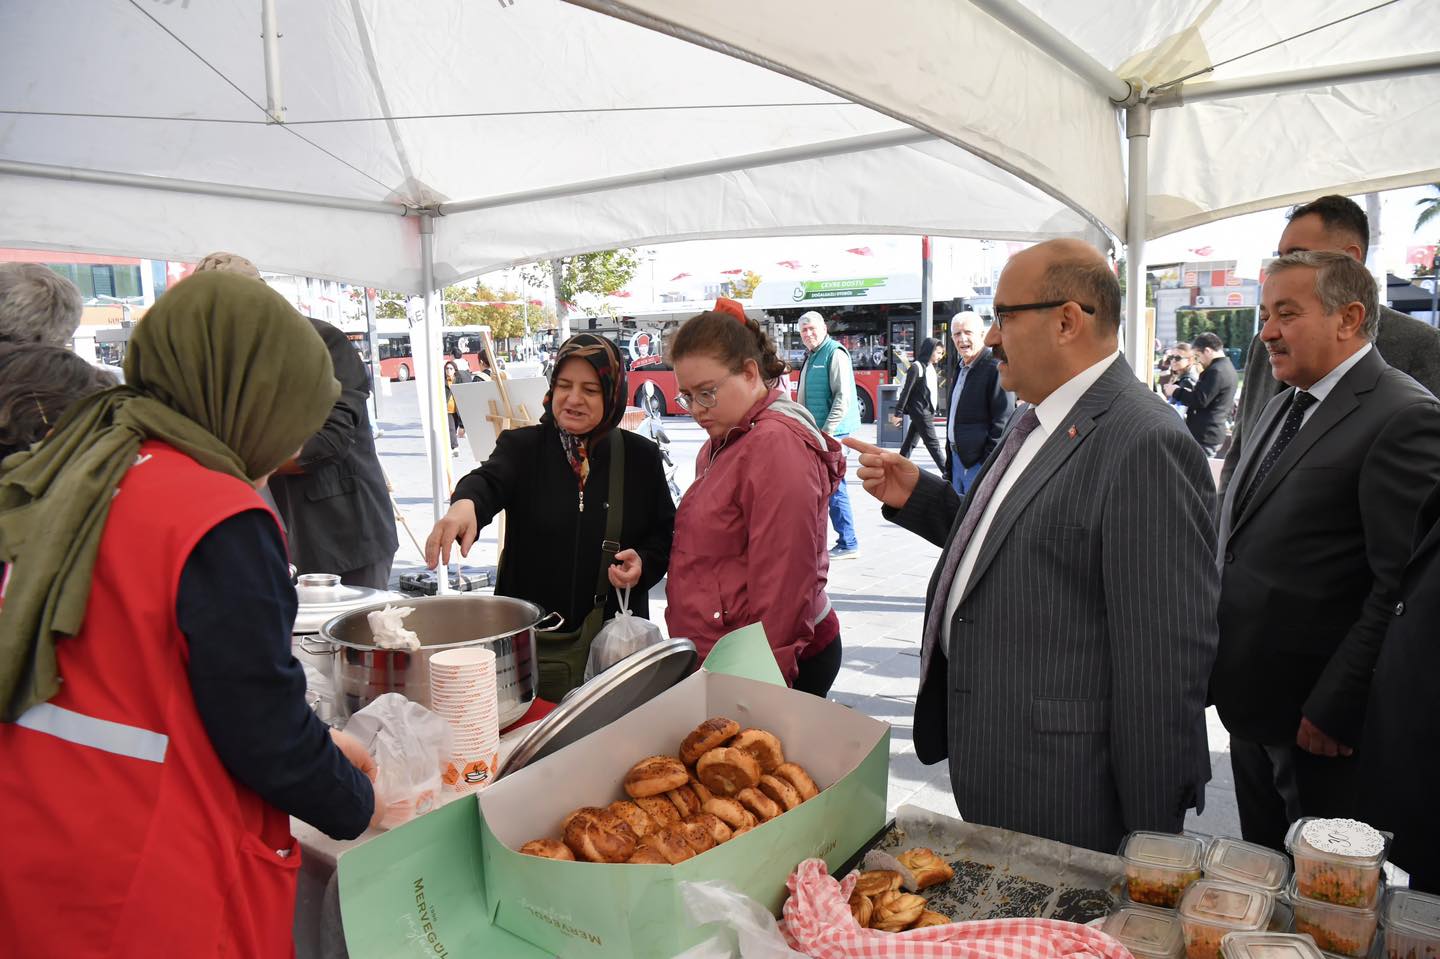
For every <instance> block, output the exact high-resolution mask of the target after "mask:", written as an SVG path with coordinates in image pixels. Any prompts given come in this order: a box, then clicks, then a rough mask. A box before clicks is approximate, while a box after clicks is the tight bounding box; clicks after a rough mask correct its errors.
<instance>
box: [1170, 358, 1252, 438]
mask: <svg viewBox="0 0 1440 959" xmlns="http://www.w3.org/2000/svg"><path fill="white" fill-rule="evenodd" d="M1190 355H1191V356H1192V357H1194V360H1195V362H1196V363H1198V364H1199V366H1200V369H1201V373H1200V377H1199V379H1197V380H1196V381H1195V383H1194V385H1188V384H1185V383H1176V384H1175V385H1174V386H1172V387H1170V388H1168V389H1167V390H1166V395H1167V396H1168V397H1169V400H1170V402H1171V403H1175V404H1177V405H1179V406H1183V407H1185V427H1186V429H1188V430H1189V431H1190V435H1191V436H1193V437H1195V442H1197V443H1199V444H1200V448H1201V449H1202V450H1204V451H1205V455H1206V456H1207V457H1214V456H1215V454H1216V453H1218V452H1219V451H1220V447H1221V446H1223V445H1224V443H1225V435H1226V429H1225V424H1226V423H1227V422H1228V421H1229V419H1230V408H1231V407H1232V406H1234V405H1235V386H1236V383H1237V382H1238V378H1237V377H1236V375H1235V366H1234V364H1232V363H1231V362H1230V357H1228V356H1226V355H1225V344H1224V343H1223V342H1222V341H1221V339H1220V337H1218V336H1216V335H1215V334H1214V333H1201V334H1200V335H1199V336H1197V337H1195V339H1194V341H1193V342H1192V343H1191V344H1190Z"/></svg>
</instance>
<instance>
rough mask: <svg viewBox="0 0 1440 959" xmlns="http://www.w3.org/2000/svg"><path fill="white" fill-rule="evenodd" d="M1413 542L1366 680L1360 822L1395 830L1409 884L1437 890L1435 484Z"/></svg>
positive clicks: (1439, 674)
mask: <svg viewBox="0 0 1440 959" xmlns="http://www.w3.org/2000/svg"><path fill="white" fill-rule="evenodd" d="M1417 527H1418V533H1419V535H1418V537H1417V539H1418V543H1417V546H1416V549H1415V554H1414V556H1412V557H1411V558H1410V563H1409V565H1407V566H1406V567H1405V573H1404V576H1403V577H1402V579H1401V581H1400V588H1399V590H1398V594H1399V598H1398V599H1397V600H1396V601H1395V606H1394V607H1393V608H1392V609H1391V614H1390V626H1389V629H1388V630H1386V632H1385V642H1384V644H1383V645H1382V646H1381V647H1380V658H1379V660H1378V661H1377V662H1376V664H1375V678H1374V680H1373V681H1372V683H1371V689H1372V695H1371V696H1370V708H1369V711H1368V712H1367V713H1366V715H1365V737H1364V739H1363V740H1362V745H1361V747H1360V753H1359V755H1360V782H1361V784H1362V785H1361V789H1362V797H1363V802H1364V807H1363V808H1362V810H1361V813H1362V815H1363V817H1364V819H1365V821H1366V822H1369V823H1374V824H1375V825H1376V826H1377V827H1378V828H1381V829H1388V830H1390V831H1392V832H1394V833H1395V845H1394V847H1393V848H1392V849H1391V856H1390V858H1392V859H1393V860H1395V862H1397V863H1399V864H1400V865H1401V866H1402V867H1404V868H1405V869H1406V870H1408V871H1409V873H1410V885H1411V887H1412V888H1415V889H1422V890H1424V891H1425V892H1430V893H1440V817H1437V816H1436V815H1435V797H1437V796H1440V762H1436V761H1435V760H1436V755H1435V744H1436V743H1440V710H1437V709H1436V708H1435V692H1436V689H1435V684H1436V680H1437V678H1440V631H1437V629H1436V625H1435V624H1436V623H1437V622H1440V489H1437V490H1436V491H1435V492H1434V493H1431V494H1430V498H1429V500H1428V501H1427V502H1426V504H1425V506H1424V507H1423V508H1422V509H1421V511H1420V522H1419V523H1418V524H1417Z"/></svg>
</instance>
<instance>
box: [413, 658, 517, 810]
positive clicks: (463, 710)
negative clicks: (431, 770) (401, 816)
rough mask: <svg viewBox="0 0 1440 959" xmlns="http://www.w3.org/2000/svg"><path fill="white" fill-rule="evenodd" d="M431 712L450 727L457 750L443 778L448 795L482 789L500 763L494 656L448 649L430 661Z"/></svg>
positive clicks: (444, 770)
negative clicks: (449, 791) (449, 793)
mask: <svg viewBox="0 0 1440 959" xmlns="http://www.w3.org/2000/svg"><path fill="white" fill-rule="evenodd" d="M430 708H431V709H432V710H433V711H434V712H435V713H436V714H437V715H439V716H442V717H444V719H445V720H446V721H447V722H449V723H450V726H451V728H452V729H453V730H454V732H455V745H454V748H453V749H452V750H451V754H450V756H449V757H448V758H447V760H446V762H445V764H444V766H443V772H442V776H441V778H442V779H443V781H444V783H445V788H446V789H448V790H451V791H452V792H471V791H474V790H477V789H482V788H484V787H485V786H486V785H487V784H489V783H490V782H491V781H492V780H494V778H495V771H496V767H497V766H498V765H499V760H500V703H499V699H498V697H497V696H496V693H495V653H494V652H493V651H492V650H491V649H489V648H488V647H486V646H464V647H461V648H460V649H446V650H441V651H440V652H437V653H435V654H433V655H432V656H431V657H430Z"/></svg>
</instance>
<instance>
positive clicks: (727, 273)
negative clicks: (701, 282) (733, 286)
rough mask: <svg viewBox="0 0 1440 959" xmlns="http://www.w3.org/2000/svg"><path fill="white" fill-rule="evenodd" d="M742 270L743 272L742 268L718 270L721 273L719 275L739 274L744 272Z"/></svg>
mask: <svg viewBox="0 0 1440 959" xmlns="http://www.w3.org/2000/svg"><path fill="white" fill-rule="evenodd" d="M744 272H745V271H744V270H721V271H720V275H721V276H739V275H740V274H741V273H744Z"/></svg>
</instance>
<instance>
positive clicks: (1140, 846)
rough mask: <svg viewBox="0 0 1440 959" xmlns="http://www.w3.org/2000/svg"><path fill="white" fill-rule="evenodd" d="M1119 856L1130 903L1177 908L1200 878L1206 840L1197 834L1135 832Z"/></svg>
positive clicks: (1129, 836) (1121, 847)
mask: <svg viewBox="0 0 1440 959" xmlns="http://www.w3.org/2000/svg"><path fill="white" fill-rule="evenodd" d="M1120 858H1121V860H1123V861H1124V863H1125V888H1126V891H1127V892H1128V894H1129V896H1130V901H1131V902H1139V903H1144V904H1145V905H1147V906H1163V907H1164V908H1166V909H1174V908H1175V906H1176V904H1177V903H1179V902H1180V897H1181V896H1182V895H1184V894H1185V889H1186V887H1187V886H1189V885H1190V884H1191V883H1192V882H1194V881H1195V880H1197V879H1199V878H1200V875H1201V866H1202V864H1203V862H1204V860H1205V843H1204V842H1202V841H1201V840H1199V839H1197V838H1196V837H1194V836H1176V835H1173V834H1171V833H1163V832H1132V833H1131V834H1130V835H1128V836H1126V837H1125V842H1124V843H1123V844H1121V846H1120Z"/></svg>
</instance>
